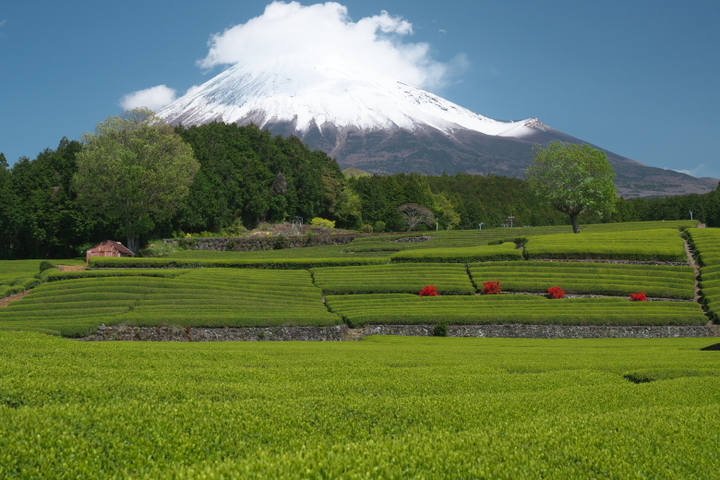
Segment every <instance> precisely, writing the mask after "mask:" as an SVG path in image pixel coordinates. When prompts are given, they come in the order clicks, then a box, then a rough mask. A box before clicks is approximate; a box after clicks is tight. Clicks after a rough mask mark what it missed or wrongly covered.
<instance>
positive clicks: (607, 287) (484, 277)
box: [469, 261, 695, 300]
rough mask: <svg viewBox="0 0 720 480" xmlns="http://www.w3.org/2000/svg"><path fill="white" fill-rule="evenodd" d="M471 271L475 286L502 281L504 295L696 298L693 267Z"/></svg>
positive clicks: (479, 267)
mask: <svg viewBox="0 0 720 480" xmlns="http://www.w3.org/2000/svg"><path fill="white" fill-rule="evenodd" d="M469 269H470V273H471V274H472V277H473V281H474V282H475V284H476V285H482V284H483V282H486V281H500V282H501V284H502V288H503V290H504V291H515V292H545V291H547V289H548V288H549V287H553V286H556V285H560V286H562V288H563V289H564V290H565V291H566V292H568V293H571V294H595V295H620V296H627V295H629V294H630V293H635V292H638V291H642V292H645V293H646V294H647V295H648V296H650V297H662V298H678V299H687V300H692V299H693V298H694V296H695V272H694V270H693V268H692V267H690V266H669V265H633V264H615V263H591V262H538V261H527V262H521V263H511V264H508V263H505V262H487V263H480V264H472V265H470V266H469Z"/></svg>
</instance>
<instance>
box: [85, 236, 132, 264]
mask: <svg viewBox="0 0 720 480" xmlns="http://www.w3.org/2000/svg"><path fill="white" fill-rule="evenodd" d="M134 256H135V254H134V253H133V251H132V250H130V249H129V248H127V247H126V246H125V245H123V244H122V243H120V242H116V241H114V240H105V241H104V242H100V243H98V244H97V245H95V246H94V247H92V248H88V249H87V251H86V256H85V262H86V263H87V264H90V257H134Z"/></svg>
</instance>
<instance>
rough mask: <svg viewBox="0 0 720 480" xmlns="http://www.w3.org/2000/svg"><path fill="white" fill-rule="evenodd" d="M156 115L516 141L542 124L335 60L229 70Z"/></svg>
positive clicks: (198, 121) (192, 122)
mask: <svg viewBox="0 0 720 480" xmlns="http://www.w3.org/2000/svg"><path fill="white" fill-rule="evenodd" d="M158 114H159V115H160V116H161V117H163V118H165V119H166V120H167V121H168V122H170V123H174V124H177V123H182V124H184V125H199V124H204V123H208V122H212V121H222V122H226V123H239V124H245V123H250V122H252V123H255V124H257V125H258V126H260V127H264V126H265V125H267V124H274V123H292V124H293V125H294V126H295V128H296V129H297V130H298V131H299V132H307V131H308V130H309V129H310V128H311V126H313V125H316V126H317V127H318V128H319V129H321V130H322V128H323V125H326V124H331V125H333V126H335V127H337V128H341V129H347V128H354V129H357V130H360V131H372V130H378V129H379V130H387V129H396V128H401V129H406V130H411V131H412V130H417V129H419V128H427V127H431V128H434V129H437V130H440V131H443V132H445V133H452V132H453V131H454V130H457V129H469V130H474V131H477V132H480V133H483V134H486V135H509V136H522V135H523V134H524V133H526V132H527V129H529V128H537V126H536V125H542V123H540V122H539V121H538V120H537V119H526V120H521V121H517V122H503V121H499V120H495V119H492V118H489V117H485V116H483V115H479V114H476V113H474V112H471V111H470V110H468V109H466V108H463V107H461V106H459V105H457V104H455V103H452V102H450V101H448V100H445V99H443V98H441V97H439V96H437V95H434V94H432V93H430V92H427V91H425V90H421V89H419V88H416V87H413V86H412V85H408V84H406V83H403V82H400V81H397V80H394V79H392V78H389V77H386V76H383V75H381V74H378V73H376V72H368V71H362V70H361V69H359V68H356V67H354V66H352V65H350V64H349V63H347V62H343V61H342V60H337V61H333V62H327V61H326V62H323V63H316V64H307V63H296V64H292V63H290V62H283V63H282V64H281V63H280V62H264V63H262V64H257V65H252V66H246V65H234V66H232V67H230V68H228V69H227V70H225V71H224V72H222V73H221V74H219V75H218V76H216V77H215V78H213V79H211V80H209V81H208V82H206V83H204V84H203V85H201V86H199V87H195V88H193V89H191V90H190V91H189V92H188V93H187V94H186V95H184V96H183V97H181V98H179V99H177V100H176V101H174V102H173V103H171V104H170V105H168V106H166V107H165V108H163V109H162V110H161V111H160V112H158Z"/></svg>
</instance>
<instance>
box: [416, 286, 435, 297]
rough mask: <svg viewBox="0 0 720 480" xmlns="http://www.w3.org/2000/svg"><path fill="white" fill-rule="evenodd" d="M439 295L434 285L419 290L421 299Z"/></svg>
mask: <svg viewBox="0 0 720 480" xmlns="http://www.w3.org/2000/svg"><path fill="white" fill-rule="evenodd" d="M438 295H440V294H439V293H438V291H437V288H435V285H427V286H426V287H425V288H423V289H422V290H420V296H421V297H437V296H438Z"/></svg>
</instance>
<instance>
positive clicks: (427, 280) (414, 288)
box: [311, 263, 476, 295]
mask: <svg viewBox="0 0 720 480" xmlns="http://www.w3.org/2000/svg"><path fill="white" fill-rule="evenodd" d="M311 272H312V274H313V278H314V280H315V285H317V286H318V287H320V288H321V289H322V291H323V293H324V294H325V295H332V294H354V293H417V292H419V291H420V290H421V289H422V288H423V287H425V286H426V285H430V284H432V285H435V287H436V288H437V290H438V292H439V293H440V294H442V295H453V294H465V295H472V294H474V293H475V291H476V288H475V286H474V285H473V283H472V281H471V280H470V277H469V276H468V272H467V267H466V265H465V264H464V263H440V264H427V263H421V264H404V263H403V264H387V265H369V266H358V267H329V268H316V269H312V270H311Z"/></svg>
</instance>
